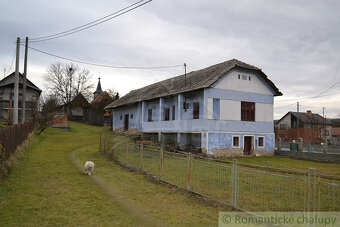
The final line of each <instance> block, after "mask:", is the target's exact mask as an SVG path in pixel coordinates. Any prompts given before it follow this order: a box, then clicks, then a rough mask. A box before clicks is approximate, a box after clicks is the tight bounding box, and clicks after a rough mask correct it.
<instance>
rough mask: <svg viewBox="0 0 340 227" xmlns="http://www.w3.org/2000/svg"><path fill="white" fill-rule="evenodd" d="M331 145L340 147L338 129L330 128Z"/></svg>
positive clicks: (339, 130)
mask: <svg viewBox="0 0 340 227" xmlns="http://www.w3.org/2000/svg"><path fill="white" fill-rule="evenodd" d="M331 143H332V144H335V145H340V127H334V128H332V138H331Z"/></svg>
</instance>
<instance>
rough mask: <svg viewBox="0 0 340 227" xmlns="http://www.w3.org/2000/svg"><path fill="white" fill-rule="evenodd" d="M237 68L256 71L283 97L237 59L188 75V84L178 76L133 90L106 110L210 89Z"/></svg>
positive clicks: (183, 78) (272, 84) (253, 67)
mask: <svg viewBox="0 0 340 227" xmlns="http://www.w3.org/2000/svg"><path fill="white" fill-rule="evenodd" d="M235 67H241V68H246V69H251V70H256V71H258V72H259V74H260V75H261V76H262V77H263V78H264V80H266V81H267V82H268V84H269V85H270V86H271V87H272V88H273V90H274V91H275V96H278V95H282V93H281V92H280V91H279V89H278V88H277V87H276V86H275V84H274V83H273V82H272V81H271V80H269V79H268V77H267V76H266V75H265V74H264V73H263V72H262V70H261V69H259V68H257V67H255V66H253V65H249V64H246V63H244V62H241V61H239V60H237V59H232V60H229V61H225V62H222V63H219V64H216V65H212V66H209V67H207V68H204V69H201V70H198V71H192V72H190V73H187V76H186V84H185V83H184V80H185V77H184V75H180V76H176V77H173V78H170V79H167V80H163V81H160V82H157V83H154V84H151V85H149V86H146V87H142V88H140V89H137V90H132V91H130V92H129V93H128V94H126V95H125V96H123V97H121V98H120V99H118V100H116V101H114V102H113V103H111V104H110V105H108V106H107V107H105V108H106V109H110V108H115V107H118V106H122V105H127V104H132V103H136V102H140V101H144V100H151V99H155V98H160V97H164V96H169V95H175V94H179V93H183V92H189V91H193V90H198V89H202V88H207V87H210V86H211V85H212V84H213V83H215V82H216V81H218V80H219V79H220V78H221V77H223V76H224V75H225V74H226V73H227V72H229V71H230V70H231V69H233V68H235Z"/></svg>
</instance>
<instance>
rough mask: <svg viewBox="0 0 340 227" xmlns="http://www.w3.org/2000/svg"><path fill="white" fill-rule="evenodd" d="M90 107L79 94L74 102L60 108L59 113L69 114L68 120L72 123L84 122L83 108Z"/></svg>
mask: <svg viewBox="0 0 340 227" xmlns="http://www.w3.org/2000/svg"><path fill="white" fill-rule="evenodd" d="M88 105H89V102H88V101H87V100H86V98H85V97H84V96H83V95H82V94H81V93H79V94H78V95H77V96H76V97H74V98H73V100H72V101H71V102H69V103H67V104H64V105H61V106H59V107H58V110H59V112H61V113H67V114H68V119H69V120H71V121H83V120H84V111H83V108H85V107H86V106H88Z"/></svg>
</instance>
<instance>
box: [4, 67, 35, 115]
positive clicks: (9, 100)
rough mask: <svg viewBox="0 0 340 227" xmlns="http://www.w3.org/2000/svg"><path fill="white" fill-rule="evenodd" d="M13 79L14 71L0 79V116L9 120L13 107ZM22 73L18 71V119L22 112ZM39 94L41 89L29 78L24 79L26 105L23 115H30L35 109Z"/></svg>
mask: <svg viewBox="0 0 340 227" xmlns="http://www.w3.org/2000/svg"><path fill="white" fill-rule="evenodd" d="M14 79H15V73H14V72H13V73H11V74H10V75H8V76H7V77H5V78H4V79H2V80H1V81H0V118H1V119H6V120H9V121H11V118H12V111H13V107H14ZM22 85H23V75H22V74H21V73H19V103H18V110H19V114H18V117H19V121H20V119H21V112H22V102H23V100H22V87H23V86H22ZM40 94H41V90H40V89H39V88H38V87H37V86H36V85H34V84H33V83H32V82H31V81H30V80H29V79H26V103H25V104H26V106H25V111H26V112H25V117H26V118H29V117H32V116H33V114H34V113H35V112H36V111H37V108H38V100H39V97H40Z"/></svg>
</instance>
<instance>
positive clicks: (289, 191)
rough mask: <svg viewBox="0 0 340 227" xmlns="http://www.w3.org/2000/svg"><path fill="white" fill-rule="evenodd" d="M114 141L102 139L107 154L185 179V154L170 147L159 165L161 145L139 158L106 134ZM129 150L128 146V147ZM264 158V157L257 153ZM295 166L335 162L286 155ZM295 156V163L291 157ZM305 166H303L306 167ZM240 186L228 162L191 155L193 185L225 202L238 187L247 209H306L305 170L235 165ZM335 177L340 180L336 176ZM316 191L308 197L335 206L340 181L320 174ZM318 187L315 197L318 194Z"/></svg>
mask: <svg viewBox="0 0 340 227" xmlns="http://www.w3.org/2000/svg"><path fill="white" fill-rule="evenodd" d="M109 138H110V140H111V142H112V143H109V144H108V143H103V144H102V145H103V148H104V149H105V151H106V155H107V156H109V157H111V158H112V157H115V158H117V160H118V161H120V162H122V163H124V164H126V165H128V166H133V167H137V168H140V167H142V170H143V171H146V172H148V173H152V174H154V175H156V176H158V177H159V178H160V179H162V180H164V181H166V182H169V183H171V184H174V185H177V186H178V187H183V188H186V187H187V185H188V183H189V182H188V175H189V174H188V173H189V171H188V156H186V155H182V154H176V153H170V152H164V159H163V165H162V166H161V162H160V149H159V148H157V147H146V148H144V149H143V152H142V153H143V156H142V159H141V156H140V151H139V148H138V147H136V145H134V144H133V143H131V141H129V145H128V147H127V146H126V142H127V141H126V138H123V137H121V136H113V137H112V135H111V137H109ZM126 150H128V152H126ZM252 158H254V160H251V158H241V160H238V162H239V163H247V161H248V163H251V164H257V165H261V164H262V165H264V163H266V164H267V165H265V166H268V167H273V166H272V165H270V166H269V165H268V162H261V160H268V159H270V160H275V161H276V162H275V163H277V162H281V163H283V162H282V160H281V158H280V157H252ZM261 158H262V159H261ZM250 160H251V161H250ZM284 160H286V161H287V162H288V160H289V163H287V165H288V164H292V163H293V164H292V165H293V166H294V164H295V165H297V164H296V163H303V164H304V165H305V166H308V167H313V164H315V165H314V166H316V167H320V166H322V167H323V170H327V171H329V172H333V171H334V173H336V172H337V169H338V168H339V165H336V164H329V166H328V165H327V164H323V163H316V162H309V161H302V160H293V159H287V158H284ZM294 161H296V163H294ZM278 167H279V168H281V169H282V168H284V169H289V170H294V169H292V168H290V167H289V166H286V165H285V164H281V165H278ZM306 168H307V167H306ZM237 174H238V178H237V179H238V183H237V185H238V189H237V190H236V189H235V188H234V187H233V184H232V180H233V177H232V175H233V169H232V166H231V165H230V164H228V163H220V162H216V161H211V160H203V159H199V158H193V161H192V171H191V188H190V189H191V190H192V191H194V192H197V193H200V194H204V195H206V196H209V197H213V198H215V199H217V200H219V201H222V202H225V203H228V204H230V203H232V199H233V195H234V194H235V192H236V191H237V194H238V198H237V200H238V201H237V204H238V207H239V208H242V209H246V210H248V211H306V209H307V199H308V194H307V193H308V190H309V189H308V183H307V175H306V174H305V173H304V174H303V173H300V172H298V173H292V172H285V173H284V172H279V171H278V172H272V171H271V170H270V169H269V170H266V168H256V167H255V166H253V167H252V168H247V167H244V166H241V165H240V167H239V168H238V173H237ZM317 180H318V179H317ZM337 183H339V182H338V181H337ZM317 188H318V190H319V191H316V192H314V194H313V195H312V197H313V199H311V203H312V204H313V205H315V206H319V207H320V210H321V211H339V210H340V206H339V204H340V203H339V202H340V200H339V196H340V187H339V185H335V184H332V183H330V181H329V180H328V179H321V180H320V182H317ZM317 193H319V194H320V195H319V198H320V199H319V200H320V202H319V203H318V202H317V200H316V199H317V196H318V194H317Z"/></svg>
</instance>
